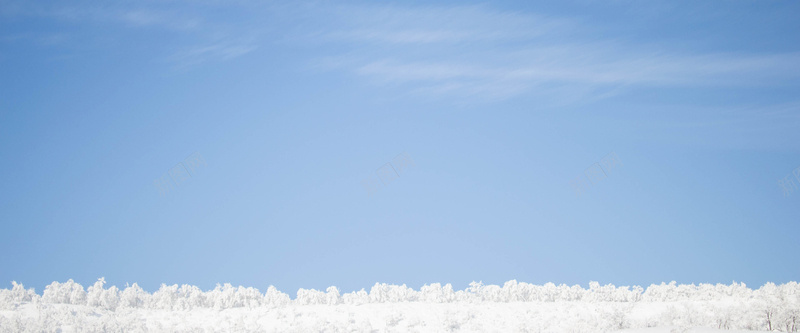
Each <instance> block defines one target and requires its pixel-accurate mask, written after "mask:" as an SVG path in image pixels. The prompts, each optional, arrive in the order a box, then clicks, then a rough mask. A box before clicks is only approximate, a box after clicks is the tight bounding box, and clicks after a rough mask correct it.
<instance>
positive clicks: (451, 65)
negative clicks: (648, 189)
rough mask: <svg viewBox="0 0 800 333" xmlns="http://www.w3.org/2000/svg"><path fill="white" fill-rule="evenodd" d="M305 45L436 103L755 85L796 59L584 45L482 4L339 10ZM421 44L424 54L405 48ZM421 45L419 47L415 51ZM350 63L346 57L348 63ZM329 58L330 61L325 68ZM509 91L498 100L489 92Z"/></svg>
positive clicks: (545, 22)
mask: <svg viewBox="0 0 800 333" xmlns="http://www.w3.org/2000/svg"><path fill="white" fill-rule="evenodd" d="M332 12H333V13H334V15H333V17H332V18H331V19H330V21H331V22H334V23H337V22H347V23H346V24H345V25H344V28H341V27H340V25H339V24H331V25H330V26H327V25H325V24H324V23H323V26H324V28H325V29H326V30H327V32H325V33H322V34H314V36H322V37H323V38H321V39H320V38H318V37H311V38H310V39H309V40H310V41H311V42H324V43H331V42H333V43H340V44H342V45H345V46H352V47H354V48H357V49H358V50H359V52H358V55H357V56H349V55H346V56H343V57H338V58H337V57H336V56H331V57H327V58H325V59H323V60H320V61H319V63H318V65H319V66H320V67H327V68H331V67H334V68H336V69H339V70H344V71H346V72H350V73H352V74H355V75H356V76H359V77H364V78H367V79H369V80H370V81H371V82H373V83H375V84H379V85H385V84H407V85H408V86H409V87H408V88H409V90H410V91H416V92H423V93H430V94H439V95H470V96H474V95H475V94H478V95H480V94H484V93H485V94H487V97H490V98H492V99H494V98H496V97H497V96H498V95H505V96H506V97H513V96H515V95H518V94H524V93H526V92H534V91H535V90H542V89H551V88H553V87H556V86H558V87H559V88H557V89H567V90H570V89H574V90H576V91H582V92H586V91H592V90H596V91H597V92H598V94H597V95H595V97H600V96H610V95H608V91H609V90H614V91H616V92H614V93H612V94H611V95H613V94H618V93H623V92H624V91H625V90H626V89H631V88H634V87H642V86H672V87H711V86H723V87H724V86H728V87H731V86H740V87H742V86H764V85H772V84H775V83H776V82H777V83H780V82H783V81H785V80H795V79H798V78H800V53H785V54H769V53H767V54H738V53H717V54H697V53H692V52H689V51H682V50H669V51H664V50H663V48H661V49H656V47H655V46H647V45H640V44H636V43H631V42H627V43H626V42H621V41H610V40H609V41H601V42H597V41H591V42H589V40H596V38H594V39H590V38H582V37H580V36H579V34H577V33H576V32H577V31H588V30H590V29H588V28H587V27H582V26H581V25H580V24H579V23H577V22H576V21H574V20H570V19H557V18H544V17H541V16H538V15H533V14H525V13H516V12H500V11H496V10H491V9H488V8H485V7H483V6H468V7H422V8H412V9H409V8H398V7H396V6H370V7H366V8H357V9H353V8H351V7H348V6H343V7H340V8H337V9H336V10H333V11H332ZM419 44H424V47H419V48H417V47H414V46H415V45H419ZM420 46H422V45H420ZM347 58H349V59H347ZM332 59H336V60H335V61H332ZM502 89H508V90H509V92H508V93H505V94H498V92H499V91H500V90H502Z"/></svg>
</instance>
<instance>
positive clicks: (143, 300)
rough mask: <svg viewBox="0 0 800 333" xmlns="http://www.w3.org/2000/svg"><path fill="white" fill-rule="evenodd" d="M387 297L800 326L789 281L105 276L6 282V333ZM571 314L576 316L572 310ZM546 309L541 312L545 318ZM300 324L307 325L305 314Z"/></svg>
mask: <svg viewBox="0 0 800 333" xmlns="http://www.w3.org/2000/svg"><path fill="white" fill-rule="evenodd" d="M383 303H391V304H397V303H408V304H421V303H432V304H442V305H443V306H446V305H447V304H449V303H457V304H461V305H464V306H467V307H469V308H471V309H473V310H470V311H472V312H470V311H467V312H464V311H461V312H459V311H460V310H459V311H455V312H448V314H447V316H446V318H445V319H443V320H444V321H445V322H447V323H448V324H447V325H450V326H453V325H455V326H457V327H461V326H463V325H468V324H469V323H470V322H473V323H474V322H475V321H474V320H472V321H471V318H474V317H476V316H480V310H474V309H480V308H481V307H482V306H485V305H490V304H506V303H508V304H511V305H513V304H519V305H520V306H521V308H525V309H527V310H525V311H527V312H526V313H529V312H531V311H532V310H530V309H562V308H563V309H567V310H568V311H567V312H566V313H567V314H564V313H559V312H554V313H552V314H550V315H549V316H550V317H552V318H562V319H560V320H564V321H570V320H573V321H574V322H575V323H576V324H575V325H578V323H580V325H583V326H570V327H571V328H570V329H571V330H577V331H583V330H582V329H581V328H580V327H583V328H585V329H586V331H591V330H592V328H594V329H595V330H597V328H598V327H602V328H603V329H604V330H613V329H623V328H640V327H654V326H681V327H693V326H704V327H714V328H720V329H749V330H767V331H782V332H797V331H798V330H800V284H798V283H797V282H790V283H786V284H782V285H775V284H773V283H767V284H765V285H764V286H762V287H761V288H759V289H757V290H752V289H750V288H747V287H746V286H745V285H744V284H743V283H732V284H730V285H724V284H716V285H712V284H699V285H694V284H690V285H677V284H676V283H675V282H672V283H669V284H666V283H662V284H660V285H651V286H649V287H648V288H647V289H644V288H642V287H639V286H634V287H615V286H613V285H610V284H609V285H600V284H599V283H597V282H591V283H590V284H589V288H588V289H584V288H582V287H580V286H578V285H574V286H567V285H563V284H562V285H555V284H553V283H547V284H544V285H534V284H529V283H524V282H523V283H520V282H517V281H509V282H506V283H505V284H504V285H503V286H502V287H501V286H497V285H483V284H482V283H478V282H473V283H471V284H470V286H469V287H468V288H466V289H465V290H458V291H456V290H453V288H452V286H451V285H450V284H446V285H444V286H442V285H441V284H438V283H434V284H430V285H425V286H423V287H422V288H420V290H414V289H412V288H409V287H407V286H405V285H402V286H397V285H388V284H380V283H379V284H375V285H374V286H373V287H372V288H371V289H370V291H369V292H366V291H365V290H363V289H362V290H360V291H356V292H351V293H345V294H341V293H340V292H339V290H338V289H337V288H336V287H329V288H328V289H327V290H326V291H318V290H313V289H300V290H298V292H297V297H296V298H295V299H291V298H290V297H289V295H287V294H285V293H283V292H280V291H278V290H277V289H276V288H275V287H272V286H270V287H269V288H268V289H267V291H266V292H265V293H261V292H260V291H259V290H258V289H255V288H244V287H241V286H239V287H233V286H231V285H230V284H224V285H217V286H216V288H214V289H212V290H209V291H202V290H200V288H198V287H196V286H190V285H182V286H178V285H171V286H169V285H163V284H162V285H161V288H159V289H158V290H157V291H156V292H154V293H152V294H151V293H148V292H146V291H144V290H143V289H142V288H140V287H139V286H138V285H137V284H135V283H134V284H133V285H131V286H128V287H126V288H125V289H124V290H120V289H118V288H117V287H115V286H112V287H110V288H105V280H104V279H102V278H101V279H99V280H98V281H97V282H96V283H95V284H94V285H93V286H90V287H89V288H87V289H86V290H84V288H83V286H81V285H80V284H78V283H75V282H74V281H72V280H69V281H67V282H64V283H58V282H53V283H52V284H50V285H49V286H47V287H46V288H45V290H44V292H43V293H42V295H38V294H36V293H35V292H34V290H33V289H25V288H24V287H23V286H22V285H21V284H18V283H16V282H12V288H11V289H10V290H8V289H0V331H7V330H10V331H26V330H27V331H48V330H50V329H52V328H53V327H62V326H63V325H68V326H71V327H73V328H74V327H84V328H86V327H94V328H96V329H99V330H103V331H106V330H110V331H116V330H121V331H125V330H126V329H130V328H131V327H139V326H141V327H139V328H142V329H146V328H147V327H145V326H142V325H145V324H144V323H143V322H144V321H143V320H142V318H141V317H138V315H131V314H133V313H135V312H136V311H139V312H141V311H145V310H147V311H162V312H163V311H172V312H175V311H188V310H198V311H204V310H205V311H216V313H219V311H222V310H227V309H245V310H254V311H255V310H257V311H267V312H269V311H273V312H274V311H276V310H280V311H287V309H297V308H303V307H306V308H308V306H327V307H330V306H334V307H335V306H345V307H347V306H350V307H353V306H368V305H370V304H383ZM548 304H552V305H548ZM460 307H461V306H459V307H455V308H460ZM547 307H549V308H547ZM26 308H35V309H38V311H39V315H38V316H32V317H31V316H25V315H23V314H21V313H20V312H23V311H21V309H26ZM644 308H647V309H650V310H649V312H648V313H649V314H642V313H640V312H643V311H639V310H637V309H644ZM292 311H294V310H292ZM476 311H477V312H476ZM536 311H538V310H536ZM536 311H534V312H536ZM542 311H545V310H542ZM548 311H549V310H548ZM570 311H572V315H573V317H569V313H570ZM545 312H546V311H545ZM545 312H542V314H540V316H544V313H545ZM560 312H563V311H560ZM79 313H83V317H81V318H77V317H80V316H81V315H79ZM122 314H126V315H122ZM408 316H409V314H403V313H394V314H392V315H389V316H387V317H386V318H385V319H386V322H385V323H384V325H386V327H392V326H393V325H397V324H398V323H399V322H401V321H402V320H404V318H405V317H408ZM559 316H560V317H559ZM103 318H105V320H104V319H103ZM109 318H110V319H109ZM137 318H138V319H137ZM281 318H283V319H286V318H284V317H278V319H280V320H283V319H281ZM531 318H533V319H535V318H536V314H535V313H533V314H531V315H530V318H518V320H519V321H520V323H522V324H520V325H523V324H524V323H529V324H530V325H534V324H535V325H539V326H536V327H538V329H542V327H541V325H542V324H541V323H542V321H541V320H539V321H537V320H533V319H531ZM552 318H551V319H552ZM241 320H242V322H241V323H239V324H240V325H245V326H247V325H246V323H245V319H241ZM286 320H288V319H286ZM515 320H517V319H515ZM526 320H529V321H526ZM530 320H532V321H530ZM553 320H555V319H553ZM291 323H294V324H296V325H300V324H299V322H296V321H292V322H291ZM250 324H252V325H251V326H252V327H250V328H251V329H253V330H259V329H260V328H263V327H260V326H258V325H256V321H250ZM324 324H325V323H321V324H320V325H323V326H324ZM328 324H331V325H334V324H335V323H330V322H328ZM340 324H341V325H345V326H347V327H349V326H352V325H356V326H358V325H362V326H363V325H364V322H360V323H355V322H352V320H351V322H342V323H340ZM82 325H83V326H82ZM87 325H88V326H87ZM92 325H94V326H92ZM126 325H127V326H126ZM130 325H133V326H130ZM137 325H139V326H137ZM348 325H349V326H348ZM525 325H528V324H525ZM530 325H528V326H530ZM245 326H242V327H245ZM450 326H448V327H450ZM523 326H524V325H523ZM528 326H526V327H528ZM292 327H294V326H292ZM347 327H344V326H343V329H345V330H346V328H347ZM359 327H361V326H359ZM575 327H579V328H578V329H576V328H575ZM150 328H152V327H150ZM295 328H296V327H295ZM545 328H546V327H545ZM551 328H552V327H551Z"/></svg>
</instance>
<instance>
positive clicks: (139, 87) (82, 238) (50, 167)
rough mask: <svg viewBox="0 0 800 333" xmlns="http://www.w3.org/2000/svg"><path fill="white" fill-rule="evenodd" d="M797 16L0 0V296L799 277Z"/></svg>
mask: <svg viewBox="0 0 800 333" xmlns="http://www.w3.org/2000/svg"><path fill="white" fill-rule="evenodd" d="M798 13H800V3H798V2H783V1H751V2H746V1H737V2H733V1H731V2H718V1H705V2H698V1H678V2H672V1H669V2H668V1H652V2H647V3H642V2H632V1H589V0H574V1H564V2H558V3H547V4H545V3H529V2H511V1H508V2H496V3H483V2H472V3H464V2H458V3H456V2H437V3H434V2H403V3H399V2H379V3H378V2H336V3H333V2H304V3H300V2H297V3H291V4H281V3H271V2H260V1H252V2H251V1H246V0H245V1H232V2H229V1H224V2H223V1H121V2H115V3H106V2H94V1H74V2H36V3H29V2H23V1H0V91H2V94H0V174H2V182H1V183H2V191H0V223H1V224H2V232H1V233H0V253H2V254H0V267H2V269H0V282H2V283H4V284H5V283H8V285H6V287H8V286H10V281H12V280H16V281H18V282H21V283H24V284H25V285H26V286H27V287H35V288H36V290H37V291H39V292H40V291H41V290H42V289H43V288H44V286H46V285H48V284H49V283H50V282H52V281H65V280H67V279H74V280H75V281H77V282H79V283H82V284H83V285H84V286H86V285H89V284H91V283H93V282H94V281H95V280H96V279H97V278H99V277H105V278H106V281H108V282H109V283H110V284H114V285H117V286H124V285H125V284H126V283H133V282H138V283H139V284H140V285H141V286H143V287H144V288H145V289H147V290H150V291H152V290H155V289H157V288H158V286H159V285H160V284H161V283H167V284H175V283H178V284H184V283H186V284H193V285H197V286H199V287H201V288H203V289H208V288H213V286H214V285H215V284H216V283H218V282H219V283H224V282H230V283H232V284H234V285H237V284H239V285H245V286H254V287H257V288H261V289H265V288H266V287H267V286H269V285H275V286H276V287H278V288H279V289H281V290H283V291H286V292H289V293H290V294H292V295H294V292H295V291H296V290H297V289H298V288H301V287H302V288H315V289H323V288H326V287H328V286H331V285H336V286H338V287H340V290H343V291H352V290H359V289H361V288H367V289H369V287H371V286H372V285H373V284H374V283H375V282H386V283H394V284H407V285H409V286H411V287H414V288H419V287H420V286H421V285H423V284H426V283H435V282H441V283H452V284H453V286H454V287H456V288H459V289H461V288H464V287H466V286H467V284H468V283H469V282H471V281H483V282H484V283H487V284H502V283H503V282H505V281H507V280H511V279H517V280H519V281H525V282H531V283H537V284H541V283H546V282H554V283H557V284H560V283H566V284H569V285H572V284H581V285H584V286H586V285H588V282H589V281H599V282H600V283H602V284H606V283H613V284H616V285H643V286H647V285H649V284H651V283H660V282H662V281H667V282H669V281H672V280H675V281H677V282H679V283H730V282H731V281H734V280H735V281H742V282H745V283H746V284H748V285H749V286H751V287H758V286H760V285H762V284H763V283H765V282H767V281H772V282H776V283H782V282H787V281H796V280H797V278H798V276H800V267H798V265H797V253H798V252H800V241H798V238H797V235H798V234H800V223H798V222H799V221H800V218H799V217H800V190H796V189H795V190H794V191H792V192H789V191H786V190H784V189H782V188H781V186H780V185H779V180H781V179H791V178H786V177H787V176H790V175H792V172H793V171H794V170H795V169H796V168H798V167H800V154H799V153H800V134H798V129H800V98H798V96H800V94H798V92H800V91H799V89H800V21H798V20H797V14H798ZM612 152H613V153H615V154H616V156H617V157H618V160H619V161H620V162H621V163H622V165H621V166H617V167H615V168H612V169H609V170H608V173H609V174H608V175H607V177H606V178H604V179H602V180H600V181H598V182H597V183H595V184H591V183H589V185H588V186H586V187H584V189H583V192H582V193H580V194H579V193H577V191H576V189H575V188H574V187H573V186H572V185H571V182H572V181H573V180H576V179H584V181H585V182H586V181H588V178H586V177H587V176H586V171H587V169H590V168H591V167H592V166H593V165H594V163H597V162H599V161H601V160H602V159H603V158H604V157H606V156H608V154H609V153H612ZM193 153H198V154H200V156H202V158H203V160H204V161H205V165H204V166H202V167H201V168H199V169H198V170H195V172H194V174H192V175H191V177H189V178H188V179H183V180H180V184H178V185H177V186H173V188H172V189H170V190H169V191H168V192H166V193H160V192H159V190H158V188H157V187H156V186H155V185H154V181H156V180H157V179H159V178H161V177H162V176H164V175H165V174H167V177H169V175H168V173H169V171H170V170H171V169H172V168H173V167H175V166H176V165H177V164H178V163H181V162H182V161H184V159H186V158H187V157H188V156H190V155H192V154H193ZM401 153H406V154H407V156H410V158H411V159H413V161H414V166H413V167H410V168H408V169H407V170H405V172H403V173H402V174H401V175H400V176H399V177H397V179H394V180H393V181H391V182H390V183H389V184H385V185H383V186H382V187H381V188H379V189H377V190H376V191H374V193H371V194H370V193H368V191H367V190H366V189H365V188H364V187H363V186H362V181H363V180H365V179H368V178H370V177H376V176H375V172H376V170H377V169H378V168H380V167H381V166H383V165H385V164H386V163H389V162H391V161H392V159H393V158H395V156H397V155H398V154H401ZM373 179H374V178H373ZM794 181H795V183H798V184H800V178H798V179H795V180H794ZM585 182H584V183H585Z"/></svg>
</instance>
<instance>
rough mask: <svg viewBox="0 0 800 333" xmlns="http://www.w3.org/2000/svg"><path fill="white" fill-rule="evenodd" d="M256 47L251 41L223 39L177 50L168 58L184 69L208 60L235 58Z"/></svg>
mask: <svg viewBox="0 0 800 333" xmlns="http://www.w3.org/2000/svg"><path fill="white" fill-rule="evenodd" d="M257 48H258V46H256V45H255V44H252V43H246V42H238V43H234V42H228V41H225V42H218V43H215V44H211V45H204V46H197V47H192V48H190V49H187V50H183V51H179V52H177V53H176V54H174V55H172V56H171V57H170V58H169V60H170V61H172V62H173V63H175V64H176V65H175V66H176V67H177V68H183V69H185V68H188V67H193V66H197V65H199V64H202V63H205V62H208V61H225V60H230V59H233V58H237V57H240V56H243V55H245V54H247V53H250V52H251V51H253V50H255V49H257Z"/></svg>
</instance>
